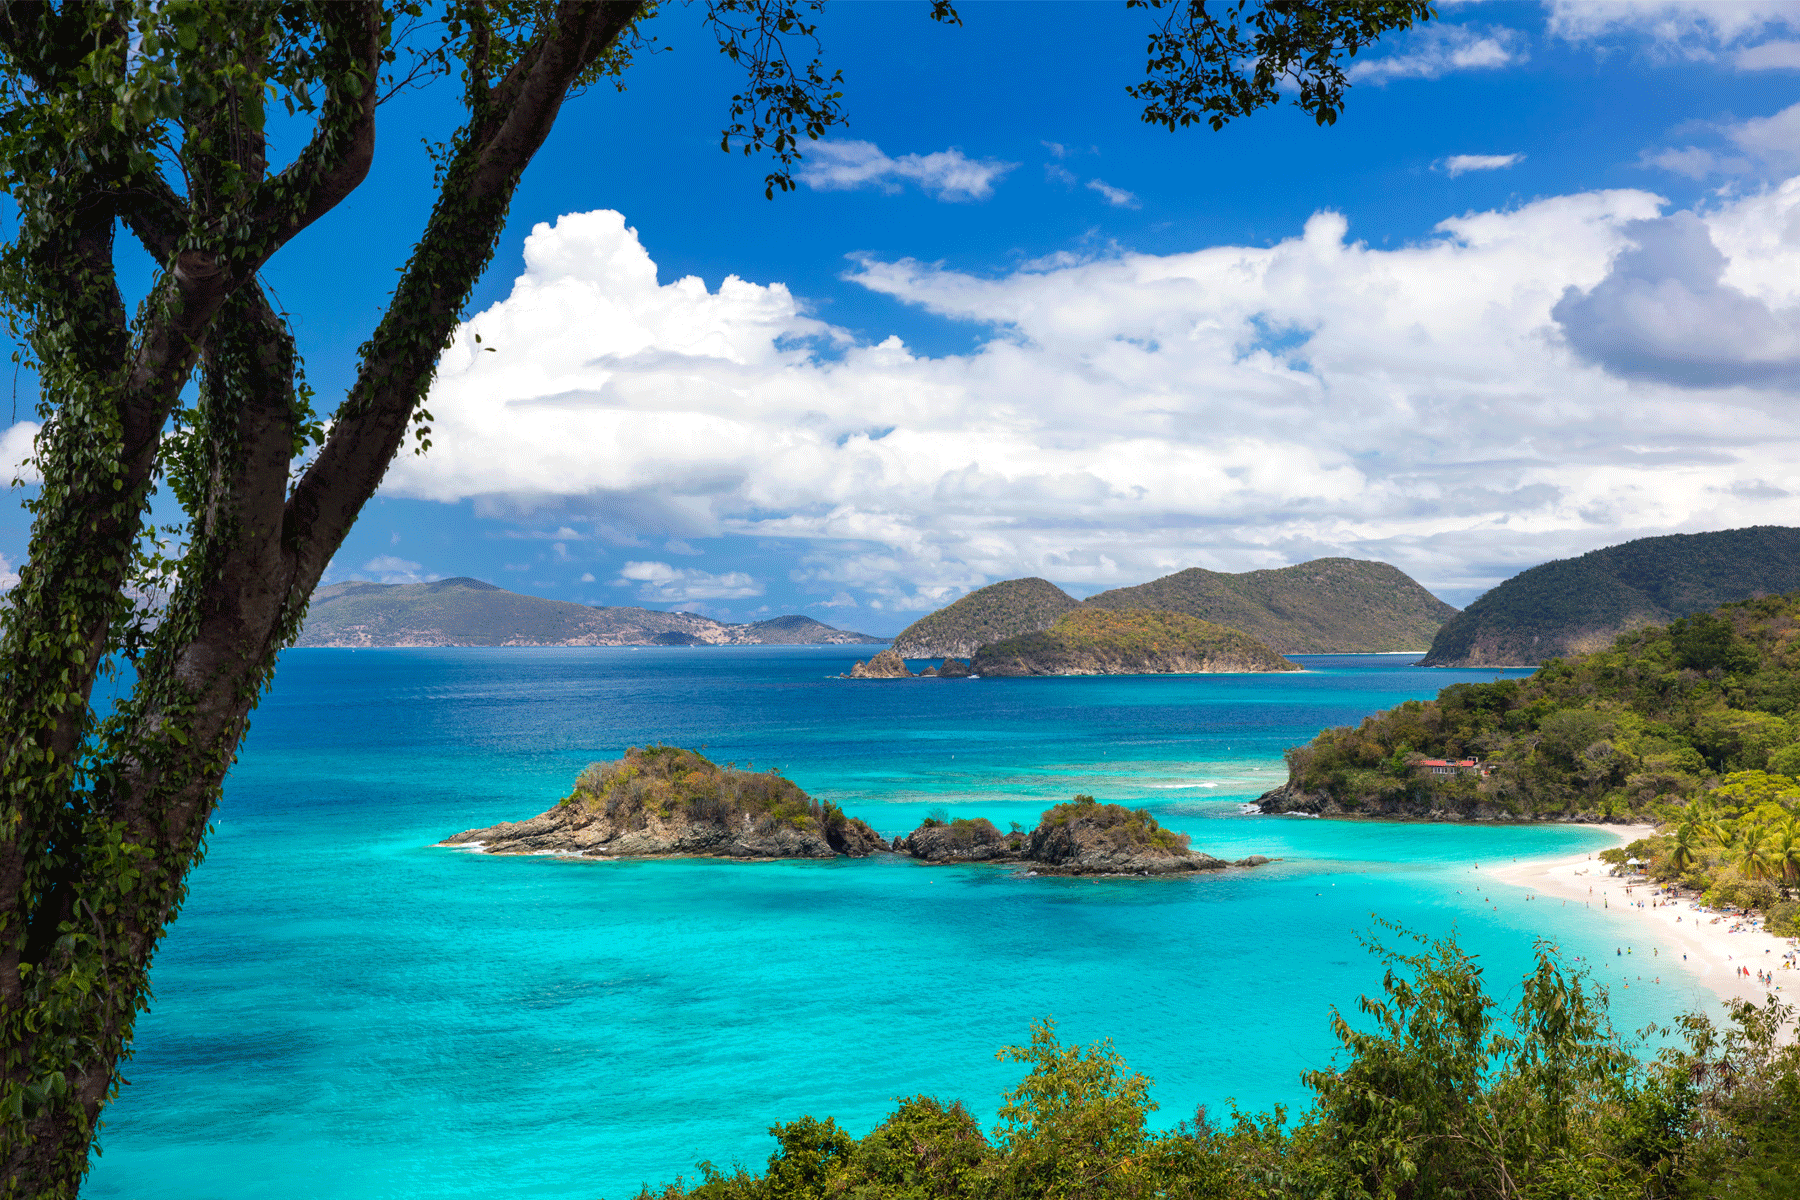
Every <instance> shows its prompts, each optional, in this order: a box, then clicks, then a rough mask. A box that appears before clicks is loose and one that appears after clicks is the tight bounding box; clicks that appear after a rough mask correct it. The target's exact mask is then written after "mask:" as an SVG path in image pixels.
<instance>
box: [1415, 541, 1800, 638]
mask: <svg viewBox="0 0 1800 1200" xmlns="http://www.w3.org/2000/svg"><path fill="white" fill-rule="evenodd" d="M1797 588H1800V529H1794V528H1790V527H1788V526H1784V525H1757V526H1754V527H1752V528H1749V529H1725V530H1720V531H1719V532H1717V533H1677V534H1671V535H1669V536H1667V537H1653V538H1639V539H1638V540H1637V541H1634V542H1625V543H1624V544H1622V545H1618V546H1609V547H1607V548H1606V549H1604V550H1595V551H1593V552H1591V553H1588V554H1583V555H1582V556H1581V557H1579V558H1565V559H1560V560H1558V561H1556V562H1547V563H1544V564H1543V565H1542V566H1537V567H1533V568H1531V569H1530V570H1529V571H1525V572H1522V573H1520V574H1518V575H1515V576H1513V577H1512V578H1511V579H1509V580H1507V581H1506V582H1505V583H1502V584H1501V585H1499V586H1498V587H1496V588H1494V589H1493V590H1492V591H1490V592H1487V593H1486V594H1485V595H1483V596H1482V597H1481V598H1480V599H1479V600H1476V601H1475V603H1473V604H1471V605H1469V607H1468V608H1466V609H1464V610H1463V611H1462V612H1461V613H1459V614H1457V615H1456V616H1455V617H1452V618H1451V619H1450V620H1449V621H1448V622H1447V623H1445V625H1444V627H1443V628H1442V629H1440V630H1438V634H1437V637H1436V639H1435V640H1434V641H1433V642H1432V643H1431V651H1430V653H1428V654H1427V655H1426V656H1425V659H1424V665H1425V666H1428V667H1502V666H1521V667H1529V666H1536V665H1537V664H1539V663H1541V662H1544V661H1546V660H1548V659H1552V658H1563V657H1566V656H1568V655H1571V654H1586V653H1591V652H1592V651H1595V650H1604V649H1606V648H1607V647H1609V646H1611V645H1612V643H1613V639H1614V638H1616V637H1618V636H1619V635H1620V634H1621V633H1625V632H1627V631H1629V630H1632V629H1637V628H1640V627H1642V626H1645V625H1661V624H1665V623H1667V622H1669V621H1672V620H1674V619H1675V618H1677V617H1685V616H1688V615H1690V614H1692V613H1697V612H1702V611H1707V610H1710V609H1714V608H1717V607H1718V606H1719V605H1721V604H1727V603H1730V602H1731V601H1734V600H1747V599H1750V598H1751V597H1753V596H1761V595H1770V594H1778V593H1783V592H1791V591H1794V590H1795V589H1797Z"/></svg>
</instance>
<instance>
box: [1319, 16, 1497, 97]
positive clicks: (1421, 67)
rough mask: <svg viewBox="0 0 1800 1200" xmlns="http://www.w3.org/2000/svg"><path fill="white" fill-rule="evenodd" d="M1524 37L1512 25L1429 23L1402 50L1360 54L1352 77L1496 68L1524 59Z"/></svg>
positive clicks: (1372, 79)
mask: <svg viewBox="0 0 1800 1200" xmlns="http://www.w3.org/2000/svg"><path fill="white" fill-rule="evenodd" d="M1522 43H1523V39H1522V38H1521V37H1520V36H1519V34H1518V33H1517V32H1516V31H1514V30H1511V29H1507V28H1504V27H1502V26H1495V27H1494V28H1492V29H1488V30H1481V29H1477V28H1476V27H1474V26H1471V25H1441V24H1433V25H1426V26H1424V27H1423V28H1421V29H1419V30H1417V31H1416V32H1413V33H1409V34H1406V35H1404V36H1403V37H1402V38H1401V39H1400V40H1399V43H1398V44H1399V46H1400V47H1401V48H1400V49H1399V50H1397V51H1395V52H1394V53H1392V54H1386V55H1382V56H1380V57H1376V58H1359V59H1357V60H1356V62H1355V63H1354V64H1352V66H1351V67H1350V72H1349V74H1350V78H1351V80H1353V81H1355V82H1358V83H1365V82H1366V83H1374V84H1386V83H1387V82H1388V81H1389V80H1390V79H1437V78H1440V77H1442V76H1444V75H1448V74H1450V72H1452V71H1479V70H1493V69H1494V68H1497V67H1505V66H1511V65H1514V64H1516V63H1521V62H1524V61H1525V59H1526V57H1527V54H1526V52H1525V49H1524V46H1523V44H1522Z"/></svg>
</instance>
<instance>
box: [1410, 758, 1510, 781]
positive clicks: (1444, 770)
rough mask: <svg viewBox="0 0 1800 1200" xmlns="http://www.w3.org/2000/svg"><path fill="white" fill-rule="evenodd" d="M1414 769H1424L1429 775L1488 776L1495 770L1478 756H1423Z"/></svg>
mask: <svg viewBox="0 0 1800 1200" xmlns="http://www.w3.org/2000/svg"><path fill="white" fill-rule="evenodd" d="M1413 769H1414V770H1417V771H1423V772H1424V773H1425V774H1427V775H1464V774H1471V775H1481V776H1484V777H1485V776H1486V775H1488V774H1490V773H1491V772H1492V771H1493V768H1492V767H1490V766H1487V765H1486V764H1485V763H1483V762H1482V761H1481V760H1480V759H1478V758H1462V759H1454V760H1453V759H1448V758H1422V759H1420V760H1419V761H1418V762H1416V763H1414V764H1413Z"/></svg>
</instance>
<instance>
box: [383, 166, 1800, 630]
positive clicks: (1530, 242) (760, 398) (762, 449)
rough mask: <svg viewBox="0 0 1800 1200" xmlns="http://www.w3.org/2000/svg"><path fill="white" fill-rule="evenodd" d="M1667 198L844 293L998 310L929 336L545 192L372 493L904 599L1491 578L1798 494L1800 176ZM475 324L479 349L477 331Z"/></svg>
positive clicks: (667, 588)
mask: <svg viewBox="0 0 1800 1200" xmlns="http://www.w3.org/2000/svg"><path fill="white" fill-rule="evenodd" d="M1667 207H1668V206H1667V204H1666V202H1665V201H1663V200H1661V199H1660V198H1658V197H1657V196H1655V195H1652V194H1650V193H1647V192H1643V191H1636V190H1615V191H1597V192H1586V193H1579V194H1575V195H1568V196H1553V197H1548V198H1544V199H1541V200H1538V201H1535V202H1533V203H1530V204H1526V205H1523V206H1520V207H1517V208H1512V209H1508V210H1504V211H1492V212H1473V213H1468V214H1465V215H1463V216H1458V217H1452V218H1448V219H1446V220H1444V221H1443V222H1441V223H1440V224H1439V225H1438V226H1437V228H1436V229H1435V230H1434V231H1433V232H1432V233H1431V234H1430V235H1429V236H1427V237H1424V238H1423V239H1421V240H1419V241H1417V242H1416V243H1414V244H1411V245H1403V246H1399V247H1396V248H1392V249H1385V248H1374V247H1370V246H1368V245H1365V244H1363V243H1361V242H1358V241H1356V240H1354V239H1353V238H1352V236H1351V230H1350V227H1349V222H1348V221H1347V220H1346V219H1345V218H1344V217H1343V216H1341V215H1339V214H1336V213H1331V212H1321V213H1318V214H1316V215H1314V216H1313V217H1312V219H1311V220H1309V221H1308V222H1307V223H1306V225H1305V228H1304V229H1301V230H1295V231H1294V232H1293V234H1292V235H1291V236H1289V237H1288V238H1286V239H1284V240H1282V241H1280V242H1278V243H1277V244H1275V245H1273V246H1234V245H1223V246H1211V247H1200V248H1195V249H1193V250H1190V251H1187V252H1182V253H1171V254H1137V253H1129V252H1117V253H1113V254H1109V255H1106V256H1102V257H1087V258H1080V257H1075V256H1063V257H1054V256H1053V257H1051V258H1047V259H1045V260H1042V261H1040V262H1037V263H1032V264H1024V265H1020V266H1017V267H1015V268H1014V269H1012V270H1011V271H1009V272H1005V273H1001V274H998V275H988V274H982V275H976V274H969V273H965V272H961V271H957V270H954V269H951V268H948V267H945V266H942V265H931V264H927V263H921V262H916V261H912V260H905V259H903V260H899V261H891V262H890V261H880V260H873V259H864V260H857V265H856V266H855V267H854V269H853V271H852V274H851V276H850V278H852V279H853V280H855V281H856V282H858V283H860V284H861V285H862V286H864V287H866V288H869V289H871V290H872V291H876V292H880V293H883V294H886V295H889V296H892V297H894V298H895V299H897V300H899V301H901V302H903V303H906V304H908V305H912V306H915V307H917V308H919V309H922V310H926V311H928V312H932V313H937V314H941V315H943V316H946V317H951V318H954V319H956V320H958V321H962V322H970V323H973V324H975V325H976V326H978V327H980V328H984V329H985V330H986V331H987V333H986V335H985V336H984V338H983V340H982V341H981V342H980V344H979V345H978V346H977V347H976V348H975V349H973V350H972V351H970V352H968V353H964V354H947V355H942V356H936V357H933V356H928V355H924V354H920V353H917V352H915V351H914V350H913V349H911V348H909V347H908V346H907V345H906V344H904V343H903V342H902V341H901V340H900V339H898V338H896V337H888V338H885V339H882V340H873V341H867V342H864V341H857V340H855V339H852V338H850V337H849V335H847V334H845V333H843V332H842V331H839V330H834V329H833V328H831V327H830V326H828V325H825V324H822V323H821V322H819V321H818V320H816V319H815V318H813V317H811V316H810V315H808V314H807V312H806V311H805V309H804V306H803V305H802V304H801V303H800V302H799V301H798V300H797V299H796V298H795V297H794V296H793V295H792V294H791V293H790V292H789V291H788V290H787V289H786V288H785V287H783V286H782V285H781V284H779V283H769V284H756V283H750V282H747V281H744V280H740V279H737V278H727V279H726V280H724V281H723V282H722V283H720V284H719V285H718V287H717V288H716V289H709V288H708V287H707V286H706V285H705V284H704V283H702V282H701V281H700V280H698V279H694V278H691V277H690V278H685V279H678V280H674V281H672V282H669V283H659V282H658V281H657V277H656V268H655V264H654V263H653V262H652V261H651V259H650V256H649V253H648V252H647V251H646V250H645V248H644V247H643V246H642V245H641V244H640V243H639V241H638V238H637V235H636V233H635V231H633V230H632V229H630V228H628V227H627V226H626V224H625V221H624V219H623V218H622V217H621V216H620V215H619V214H618V213H614V212H605V211H602V212H593V213H582V214H575V215H571V216H565V217H563V218H561V219H560V220H559V221H558V222H557V224H556V225H555V226H549V225H540V226H538V227H537V228H536V229H535V230H534V231H533V233H532V234H531V236H530V238H529V239H528V240H527V243H526V251H525V258H526V268H525V271H524V273H523V274H521V275H520V276H519V278H518V280H517V282H516V283H515V285H514V288H513V291H512V294H511V295H510V296H509V297H507V298H506V299H504V300H502V301H500V302H498V303H496V304H494V305H493V306H491V307H490V308H489V309H487V310H486V311H485V312H482V313H480V314H478V315H476V316H475V317H473V318H472V319H471V320H470V321H469V322H468V323H467V324H466V325H465V326H464V328H463V330H462V333H461V335H460V336H459V338H458V340H457V342H456V343H455V344H454V345H453V346H452V347H451V348H450V349H449V350H448V351H447V352H446V354H445V355H444V358H443V361H442V363H441V365H440V370H439V373H438V378H437V382H436V384H435V386H434V388H433V391H432V394H431V397H430V408H431V410H432V412H433V414H434V416H435V417H436V422H435V429H436V432H435V437H434V446H433V449H432V451H431V453H430V454H429V455H427V456H425V457H423V458H419V457H412V456H406V457H402V458H401V459H400V460H398V461H397V462H396V463H395V464H394V467H393V469H392V471H391V473H390V475H389V480H388V484H387V487H388V489H389V491H390V492H392V493H395V494H400V495H406V496H413V497H420V498H426V499H433V500H440V501H459V500H464V499H472V500H473V501H474V502H475V504H476V508H477V511H478V512H489V513H492V514H495V515H500V516H505V515H507V514H514V515H516V514H520V513H525V512H531V511H537V512H539V513H540V514H542V515H540V516H539V517H535V518H533V519H534V520H537V521H540V522H541V523H542V524H544V525H553V524H555V523H557V522H562V521H570V522H573V523H575V524H581V523H582V522H590V523H592V524H594V525H595V526H596V527H599V526H604V527H607V528H611V529H624V530H633V531H635V532H637V533H638V534H641V535H642V536H643V537H645V538H656V539H658V540H659V541H661V540H664V539H670V538H674V539H689V538H695V537H713V536H723V535H740V536H748V537H754V538H758V539H762V540H763V541H764V544H765V545H768V546H770V547H787V548H788V549H787V551H786V552H787V553H789V555H790V564H791V573H792V574H793V576H794V578H795V579H796V581H797V582H798V583H799V584H800V585H801V586H802V587H803V588H805V589H808V590H811V591H812V592H814V593H815V594H817V595H818V596H820V597H825V596H836V595H838V594H839V593H843V594H845V595H849V596H852V597H853V598H857V599H858V600H859V603H862V604H865V605H869V606H871V607H879V608H886V609H918V608H927V607H932V606H935V605H936V604H940V603H942V602H944V601H945V600H946V599H950V598H954V596H955V595H956V594H958V593H959V592H960V591H962V590H964V589H967V588H969V587H973V586H979V585H980V584H982V583H985V582H989V581H991V580H993V579H997V578H1008V577H1018V576H1021V575H1042V576H1045V577H1047V578H1050V579H1053V580H1056V581H1058V582H1062V583H1068V584H1076V585H1079V584H1088V585H1107V586H1111V585H1116V584H1120V583H1130V582H1137V581H1141V580H1143V579H1147V578H1150V577H1153V576H1155V575H1159V574H1163V573H1166V572H1168V571H1171V570H1175V569H1179V568H1181V567H1186V566H1196V565H1198V566H1208V567H1212V568H1215V569H1222V570H1246V569H1252V568H1256V567H1263V566H1279V565H1283V564H1285V563H1288V562H1294V561H1300V560H1303V559H1306V558H1312V557H1317V556H1320V555H1326V554H1344V555H1351V556H1357V557H1368V558H1381V559H1386V560H1388V561H1391V562H1394V563H1396V564H1398V565H1400V566H1401V567H1403V568H1404V569H1407V570H1408V571H1410V572H1412V573H1413V574H1415V575H1416V576H1417V577H1419V578H1421V579H1423V580H1425V581H1427V582H1428V583H1431V584H1433V585H1437V586H1443V587H1465V586H1481V585H1485V584H1490V583H1492V582H1494V581H1495V580H1497V579H1498V578H1503V577H1505V576H1506V575H1509V574H1511V573H1513V572H1514V571H1516V570H1517V569H1518V567H1519V566H1520V565H1521V564H1529V563H1533V562H1538V561H1541V560H1543V559H1544V558H1546V557H1551V556H1559V555H1563V554H1568V553H1575V552H1579V551H1582V550H1586V549H1591V548H1593V547H1595V546H1599V545H1605V544H1609V543H1612V542H1617V541H1621V540H1625V539H1626V538H1630V537H1635V536H1642V535H1645V534H1649V533H1667V532H1677V531H1695V530H1700V529H1716V528H1728V527H1732V526H1736V525H1746V524H1755V523H1759V522H1763V523H1767V522H1771V521H1775V522H1783V521H1788V520H1791V507H1786V506H1791V504H1792V497H1793V496H1796V495H1800V432H1797V431H1796V429H1795V427H1794V425H1793V422H1792V420H1791V412H1792V408H1793V400H1794V392H1793V389H1792V388H1791V387H1790V386H1789V385H1788V383H1787V382H1785V379H1784V377H1783V372H1784V371H1785V364H1786V362H1787V355H1788V353H1789V350H1788V349H1787V347H1789V346H1790V345H1791V344H1792V342H1791V340H1784V337H1785V335H1783V334H1782V333H1781V329H1782V328H1783V327H1782V326H1781V322H1782V321H1783V320H1786V319H1788V318H1787V316H1786V314H1789V313H1790V312H1791V311H1792V310H1793V309H1794V308H1795V306H1796V305H1797V304H1800V242H1796V241H1795V240H1794V239H1793V238H1792V236H1791V233H1790V231H1791V230H1792V229H1793V228H1794V227H1795V226H1796V223H1800V180H1793V181H1789V182H1787V183H1785V184H1782V185H1780V186H1779V187H1773V188H1769V189H1766V190H1764V191H1761V192H1758V193H1757V194H1755V195H1749V196H1743V197H1739V198H1737V199H1733V200H1728V201H1719V202H1718V203H1717V207H1716V208H1714V209H1713V210H1711V211H1707V212H1704V213H1694V214H1687V215H1685V216H1682V215H1680V214H1670V213H1669V212H1667V211H1666V210H1667ZM1677 217H1679V220H1677ZM1669 221H1674V222H1675V224H1673V225H1666V224H1654V223H1656V222H1669ZM1646 222H1650V223H1652V224H1644V223H1646ZM1659 231H1663V232H1664V233H1665V234H1666V236H1663V238H1662V240H1661V241H1660V242H1659V241H1657V235H1658V232H1659ZM1702 234H1703V235H1704V239H1703V238H1702V236H1701V235H1702ZM1706 245H1710V246H1711V247H1712V248H1713V254H1712V257H1708V256H1707V253H1706ZM1677 292H1679V293H1680V294H1679V295H1677V294H1676V293H1677ZM1571 297H1573V298H1572V299H1571ZM1659 297H1662V298H1663V299H1661V300H1659V299H1658V298H1659ZM1652 302H1656V303H1660V304H1662V307H1661V308H1656V307H1654V304H1652ZM1559 306H1560V307H1559ZM1683 306H1685V307H1683ZM1746 313H1753V314H1762V319H1764V324H1763V325H1761V326H1759V327H1758V328H1759V330H1761V332H1759V333H1757V334H1756V337H1754V338H1752V337H1750V335H1749V333H1745V334H1744V336H1743V337H1740V338H1739V339H1738V341H1737V342H1732V343H1729V344H1726V345H1723V346H1722V347H1719V348H1716V349H1715V350H1714V351H1712V352H1711V353H1712V357H1711V358H1710V359H1708V360H1706V361H1705V362H1703V363H1701V364H1700V365H1699V367H1695V366H1694V365H1693V364H1692V363H1691V362H1689V361H1688V360H1690V359H1692V358H1693V357H1694V355H1695V353H1696V349H1695V346H1696V343H1695V342H1694V340H1693V337H1690V336H1689V334H1690V333H1691V332H1692V331H1693V330H1702V331H1704V330H1706V329H1714V330H1728V329H1731V328H1733V322H1734V321H1735V322H1737V323H1738V326H1739V327H1742V319H1743V316H1744V314H1746ZM1659 314H1662V315H1659ZM1683 322H1686V324H1683ZM475 331H479V332H481V334H482V335H483V338H484V343H483V344H484V345H488V346H494V347H497V348H498V350H499V352H498V353H495V354H487V353H474V352H473V351H474V350H475V349H476V347H475V346H474V343H473V337H472V336H471V335H472V333H473V332H475ZM1684 331H1686V332H1684ZM1752 332H1755V331H1752ZM1684 338H1685V339H1687V340H1683V339H1684ZM1684 363H1686V365H1685V366H1684V365H1683V364H1684ZM618 582H619V583H620V585H621V586H633V585H635V586H637V587H638V588H639V589H640V591H639V595H640V597H642V598H644V599H651V600H675V599H685V598H688V597H694V598H703V599H704V598H713V599H725V598H735V597H736V596H739V595H744V594H748V595H754V594H757V592H756V591H754V590H746V589H756V588H759V587H760V585H759V584H757V582H756V581H755V580H753V579H751V578H749V577H747V576H740V575H736V574H730V575H722V576H715V575H709V574H707V573H705V572H699V571H694V570H684V569H678V568H676V567H673V566H671V565H669V564H668V563H635V564H631V565H630V566H629V567H628V568H627V569H626V570H624V571H621V572H620V574H619V579H618Z"/></svg>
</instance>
